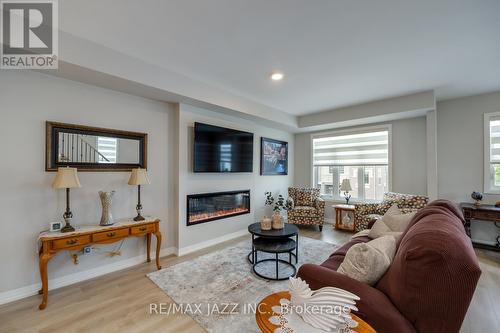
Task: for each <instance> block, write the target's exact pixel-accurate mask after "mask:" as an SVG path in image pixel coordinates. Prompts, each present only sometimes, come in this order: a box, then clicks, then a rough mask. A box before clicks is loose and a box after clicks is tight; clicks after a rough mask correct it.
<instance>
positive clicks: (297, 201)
mask: <svg viewBox="0 0 500 333" xmlns="http://www.w3.org/2000/svg"><path fill="white" fill-rule="evenodd" d="M288 197H289V199H291V201H292V209H291V210H289V211H288V223H291V224H304V225H318V226H319V231H322V230H323V223H324V222H325V201H324V200H323V199H321V198H320V196H319V189H318V188H297V187H289V188H288Z"/></svg>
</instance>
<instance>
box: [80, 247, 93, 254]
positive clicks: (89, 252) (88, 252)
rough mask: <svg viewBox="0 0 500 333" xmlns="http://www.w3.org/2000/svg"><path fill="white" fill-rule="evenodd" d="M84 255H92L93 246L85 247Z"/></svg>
mask: <svg viewBox="0 0 500 333" xmlns="http://www.w3.org/2000/svg"><path fill="white" fill-rule="evenodd" d="M82 252H83V254H92V246H85V247H84V248H83V249H82Z"/></svg>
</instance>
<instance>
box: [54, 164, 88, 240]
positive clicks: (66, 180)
mask: <svg viewBox="0 0 500 333" xmlns="http://www.w3.org/2000/svg"><path fill="white" fill-rule="evenodd" d="M52 187H53V188H55V189H61V188H65V189H66V212H65V213H64V215H63V218H64V222H66V225H65V226H64V227H63V228H62V229H61V232H70V231H75V228H73V227H72V226H71V223H70V222H71V218H73V213H71V210H70V208H69V189H70V188H75V187H82V185H81V184H80V180H79V179H78V173H77V169H76V168H58V169H57V175H56V178H55V179H54V182H53V183H52Z"/></svg>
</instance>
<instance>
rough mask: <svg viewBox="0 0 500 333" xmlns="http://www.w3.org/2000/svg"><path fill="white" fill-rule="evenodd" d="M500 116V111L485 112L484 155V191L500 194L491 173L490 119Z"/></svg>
mask: <svg viewBox="0 0 500 333" xmlns="http://www.w3.org/2000/svg"><path fill="white" fill-rule="evenodd" d="M494 117H500V112H491V113H485V114H484V127H483V132H484V156H483V170H484V172H483V192H484V193H486V194H500V186H494V185H493V183H492V173H491V138H490V121H491V118H494Z"/></svg>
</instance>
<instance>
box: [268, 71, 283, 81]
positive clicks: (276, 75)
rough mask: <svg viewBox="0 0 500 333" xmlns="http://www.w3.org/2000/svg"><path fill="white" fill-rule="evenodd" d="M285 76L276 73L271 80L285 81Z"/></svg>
mask: <svg viewBox="0 0 500 333" xmlns="http://www.w3.org/2000/svg"><path fill="white" fill-rule="evenodd" d="M284 76H285V75H283V73H279V72H276V73H273V74H271V80H273V81H280V80H283V77H284Z"/></svg>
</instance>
